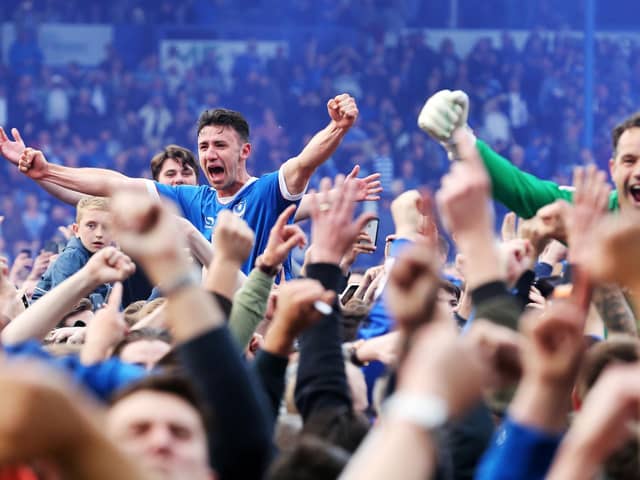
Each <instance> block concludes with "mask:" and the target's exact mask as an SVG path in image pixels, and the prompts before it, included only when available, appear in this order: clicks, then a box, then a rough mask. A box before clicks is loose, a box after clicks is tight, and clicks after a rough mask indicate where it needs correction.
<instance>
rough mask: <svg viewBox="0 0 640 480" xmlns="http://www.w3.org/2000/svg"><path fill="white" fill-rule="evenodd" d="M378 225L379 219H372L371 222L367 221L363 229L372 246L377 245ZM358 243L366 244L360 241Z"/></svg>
mask: <svg viewBox="0 0 640 480" xmlns="http://www.w3.org/2000/svg"><path fill="white" fill-rule="evenodd" d="M379 225H380V219H379V218H372V219H371V220H369V221H368V222H367V224H366V225H365V227H364V232H365V233H366V234H367V235H369V238H371V244H372V245H376V244H377V243H378V227H379ZM358 243H366V242H364V241H362V240H361V241H360V242H358Z"/></svg>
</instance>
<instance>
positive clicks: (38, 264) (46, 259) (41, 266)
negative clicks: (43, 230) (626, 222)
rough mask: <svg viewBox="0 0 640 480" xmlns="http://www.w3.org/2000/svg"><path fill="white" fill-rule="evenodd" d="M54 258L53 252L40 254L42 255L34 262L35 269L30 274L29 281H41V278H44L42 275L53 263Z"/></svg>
mask: <svg viewBox="0 0 640 480" xmlns="http://www.w3.org/2000/svg"><path fill="white" fill-rule="evenodd" d="M53 256H54V253H53V252H47V251H44V250H43V251H42V252H40V254H39V255H38V256H37V257H36V259H35V261H34V262H33V268H32V269H31V272H30V273H29V277H28V278H27V280H35V281H38V280H40V277H41V276H42V274H43V273H44V272H45V271H46V270H47V268H48V267H49V263H51V257H53Z"/></svg>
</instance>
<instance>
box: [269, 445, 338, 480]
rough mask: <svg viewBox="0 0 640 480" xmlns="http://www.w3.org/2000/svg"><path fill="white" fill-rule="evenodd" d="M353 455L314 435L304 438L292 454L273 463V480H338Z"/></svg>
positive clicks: (285, 453) (286, 453)
mask: <svg viewBox="0 0 640 480" xmlns="http://www.w3.org/2000/svg"><path fill="white" fill-rule="evenodd" d="M348 461H349V453H348V452H347V451H346V450H344V449H342V448H340V447H337V446H335V445H332V444H331V443H329V442H327V441H325V440H323V439H321V438H318V437H316V436H313V435H303V436H301V437H300V439H299V440H298V441H297V442H296V444H295V445H294V446H293V448H291V449H290V450H287V451H285V452H283V453H281V454H280V456H279V457H278V458H276V460H275V461H274V462H273V464H272V465H271V468H270V469H269V472H268V473H267V479H269V480H334V479H335V478H338V476H339V475H340V473H341V472H342V470H343V469H344V467H345V466H346V464H347V462H348Z"/></svg>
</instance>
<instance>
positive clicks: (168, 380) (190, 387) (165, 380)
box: [109, 372, 212, 434]
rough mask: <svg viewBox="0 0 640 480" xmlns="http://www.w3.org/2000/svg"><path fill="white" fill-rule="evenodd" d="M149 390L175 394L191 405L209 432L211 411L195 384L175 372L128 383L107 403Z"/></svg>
mask: <svg viewBox="0 0 640 480" xmlns="http://www.w3.org/2000/svg"><path fill="white" fill-rule="evenodd" d="M144 391H151V392H157V393H166V394H169V395H175V396H176V397H178V398H180V399H182V400H184V401H185V402H186V403H188V404H189V405H191V406H192V407H193V408H194V409H195V410H196V411H197V412H198V414H199V416H200V419H201V420H202V425H203V426H204V429H205V431H206V432H207V433H208V434H210V433H211V432H210V431H209V428H208V426H210V425H211V418H212V417H211V412H210V411H208V410H207V408H206V406H205V404H204V403H203V402H202V400H201V398H202V397H201V395H200V394H199V390H197V388H196V386H195V385H194V384H193V383H192V382H191V380H189V378H188V377H186V376H184V375H181V374H179V373H176V372H162V373H154V374H152V375H148V376H146V377H143V378H141V379H140V380H138V381H136V382H133V383H130V384H129V385H127V386H126V387H124V388H122V389H120V390H118V391H117V392H116V393H115V394H114V395H113V396H111V398H110V399H109V405H110V406H113V405H115V404H117V403H118V402H119V401H120V400H123V399H125V398H127V397H129V396H131V395H133V394H135V393H138V392H144Z"/></svg>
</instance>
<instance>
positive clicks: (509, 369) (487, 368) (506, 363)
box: [462, 319, 522, 388]
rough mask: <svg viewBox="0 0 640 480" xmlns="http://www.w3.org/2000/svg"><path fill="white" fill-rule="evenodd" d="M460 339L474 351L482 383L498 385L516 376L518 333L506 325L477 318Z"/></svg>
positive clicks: (519, 371)
mask: <svg viewBox="0 0 640 480" xmlns="http://www.w3.org/2000/svg"><path fill="white" fill-rule="evenodd" d="M462 340H463V342H464V343H466V344H467V345H468V346H469V348H470V349H471V351H472V352H473V353H474V354H475V358H476V360H477V364H478V366H479V367H481V371H482V373H483V383H484V385H485V386H487V387H490V388H502V387H506V386H508V385H510V384H513V383H515V382H517V381H518V380H519V379H520V375H521V374H522V359H521V358H520V348H521V345H520V344H521V340H522V337H521V335H519V334H518V333H516V332H514V331H513V330H511V329H510V328H507V327H503V326H501V325H496V324H495V323H492V322H490V321H487V320H483V319H477V320H474V322H473V323H472V324H471V328H470V329H469V331H468V332H467V335H465V336H464V337H462Z"/></svg>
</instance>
